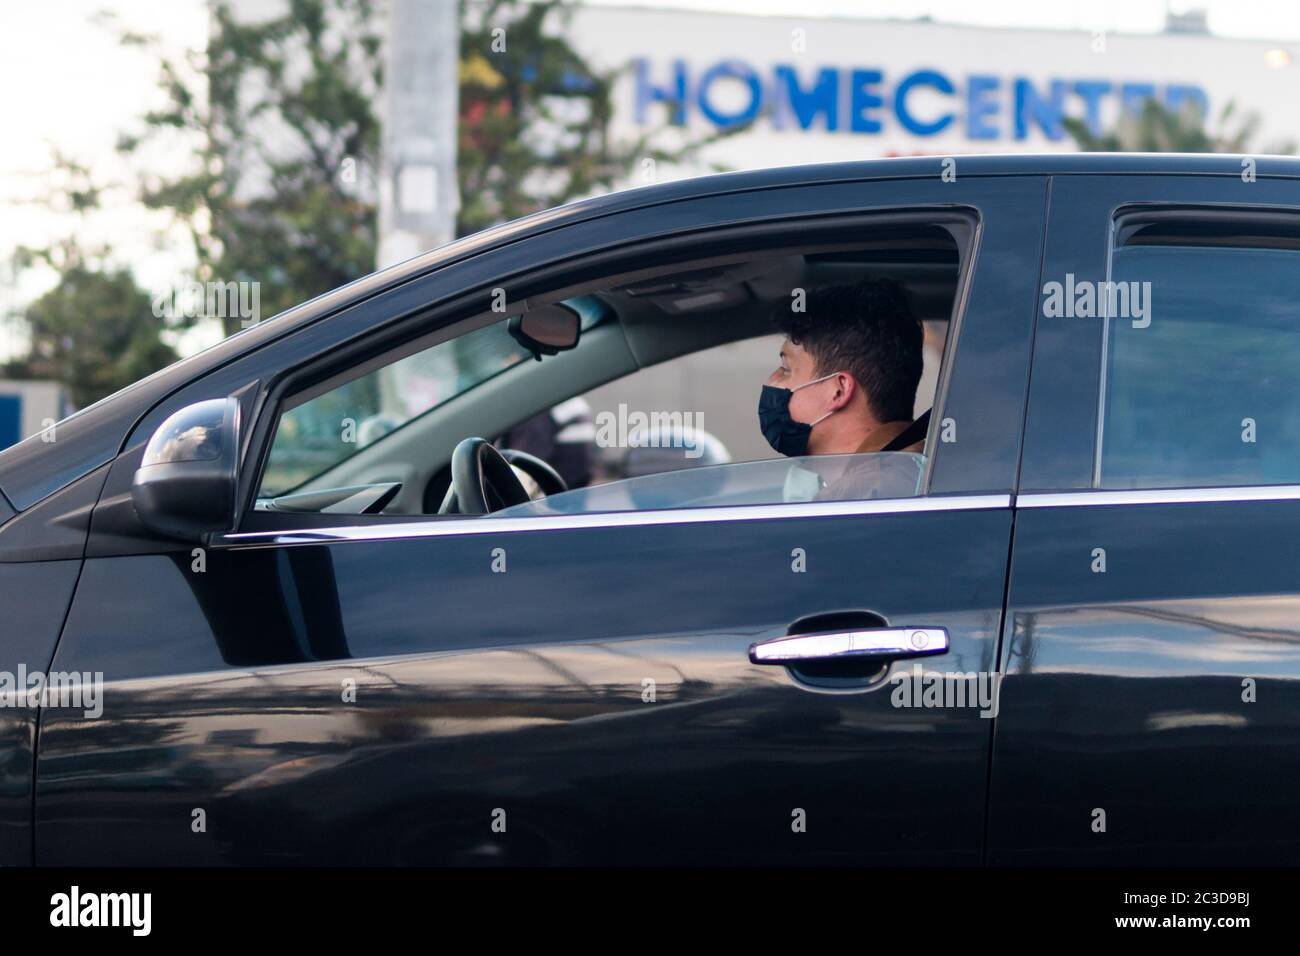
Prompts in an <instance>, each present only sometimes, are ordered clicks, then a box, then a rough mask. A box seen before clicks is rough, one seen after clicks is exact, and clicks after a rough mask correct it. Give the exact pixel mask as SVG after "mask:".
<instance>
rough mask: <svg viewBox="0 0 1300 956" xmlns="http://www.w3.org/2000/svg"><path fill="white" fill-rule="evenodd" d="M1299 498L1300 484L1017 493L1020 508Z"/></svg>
mask: <svg viewBox="0 0 1300 956" xmlns="http://www.w3.org/2000/svg"><path fill="white" fill-rule="evenodd" d="M1295 500H1300V485H1240V486H1238V487H1207V488H1133V489H1124V490H1120V491H1116V490H1112V491H1050V492H1036V493H1032V494H1027V495H1017V496H1016V507H1017V508H1075V507H1083V506H1088V505H1168V504H1212V503H1214V502H1218V501H1295Z"/></svg>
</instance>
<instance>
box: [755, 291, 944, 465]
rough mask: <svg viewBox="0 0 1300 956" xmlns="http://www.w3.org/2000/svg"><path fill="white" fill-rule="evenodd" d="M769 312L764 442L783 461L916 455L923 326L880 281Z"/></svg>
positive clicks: (920, 438)
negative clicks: (771, 353)
mask: <svg viewBox="0 0 1300 956" xmlns="http://www.w3.org/2000/svg"><path fill="white" fill-rule="evenodd" d="M796 304H797V300H795V299H792V303H791V305H790V306H783V307H782V308H780V309H779V310H778V311H777V313H776V314H775V315H774V316H773V321H774V323H775V325H776V328H777V331H779V332H782V333H784V335H785V342H784V343H783V344H782V346H781V364H780V366H779V367H778V368H777V369H776V371H774V372H773V373H772V374H771V375H770V376H768V379H767V382H766V383H765V384H764V385H763V391H762V395H761V397H760V398H759V405H758V417H759V426H760V427H761V428H762V431H763V437H764V438H766V439H767V441H768V444H770V445H771V446H772V447H773V448H774V449H775V450H776V451H778V452H780V453H781V454H782V455H787V456H789V457H792V458H795V457H800V456H803V455H842V454H854V453H859V454H860V453H865V452H879V451H910V452H918V453H919V452H920V451H921V449H922V447H923V445H924V442H925V436H924V434H923V433H922V434H919V435H918V434H916V433H917V432H918V431H921V429H920V428H914V429H911V430H910V431H909V428H910V426H912V425H913V422H912V409H913V404H914V403H915V401H916V387H917V383H918V382H920V380H921V367H922V357H921V344H922V339H923V337H924V336H923V333H922V329H921V323H920V322H919V321H918V320H917V319H916V317H915V316H914V315H913V314H912V311H911V309H910V308H909V307H908V304H907V299H906V297H905V295H904V293H903V289H902V287H901V286H900V285H899V284H898V283H897V282H893V281H891V280H887V279H870V280H867V281H864V282H860V283H857V284H855V285H845V286H834V287H830V288H824V289H816V290H813V291H810V292H809V293H808V294H807V297H806V300H805V302H804V303H803V305H804V309H803V310H802V311H795V305H796Z"/></svg>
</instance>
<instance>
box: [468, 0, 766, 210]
mask: <svg viewBox="0 0 1300 956" xmlns="http://www.w3.org/2000/svg"><path fill="white" fill-rule="evenodd" d="M573 9H574V4H572V3H566V2H565V0H545V2H537V3H528V2H523V0H488V2H486V3H484V4H482V5H476V6H475V8H474V9H471V10H468V11H467V9H466V6H465V4H464V3H463V2H462V5H461V34H460V123H459V130H460V135H459V141H458V143H457V151H458V155H457V169H458V179H459V185H460V212H459V214H458V216H457V221H456V232H457V235H461V236H465V235H470V234H471V233H475V232H478V231H479V230H481V229H485V228H487V227H488V226H491V225H493V224H495V223H498V222H508V221H509V220H512V219H518V218H519V217H520V216H526V215H528V214H529V213H533V212H537V211H539V210H542V209H548V208H550V207H551V206H558V205H560V204H562V203H566V202H570V201H571V200H574V199H579V198H583V197H585V196H590V195H592V194H593V193H600V192H604V191H607V190H609V189H612V188H614V187H615V186H617V185H618V184H619V183H620V182H626V181H627V180H628V179H629V178H633V179H636V180H639V181H643V182H653V174H654V172H655V170H656V169H657V168H658V165H659V164H661V163H663V164H669V165H671V164H673V163H679V162H682V161H684V160H686V159H689V158H692V157H694V156H695V155H696V154H698V153H699V151H700V150H702V149H703V148H704V147H706V146H708V145H709V144H711V143H714V142H716V141H717V140H719V139H721V138H723V137H726V136H731V135H734V134H736V133H738V132H741V131H742V130H745V129H748V128H749V127H750V126H751V125H752V124H750V123H745V124H738V125H736V126H733V127H730V128H728V129H726V130H725V131H723V132H720V133H714V134H710V135H707V136H702V137H696V138H691V139H686V138H684V137H679V138H678V142H677V143H676V144H675V145H674V146H673V147H666V146H664V145H656V144H657V143H659V142H660V140H661V134H662V133H663V128H662V127H658V128H654V129H652V130H650V131H649V132H648V133H644V134H642V135H640V136H637V137H635V138H633V139H629V140H626V141H621V142H619V141H614V140H613V139H612V138H611V135H610V128H609V127H610V121H611V119H612V117H613V115H614V100H613V95H614V85H615V83H616V82H617V81H618V79H619V76H620V71H618V70H612V71H600V70H597V69H595V68H593V67H592V66H591V65H590V64H589V63H588V62H587V61H586V60H585V59H583V57H582V56H580V55H579V54H578V52H577V51H576V50H574V48H573V47H572V46H571V45H570V44H569V42H568V41H567V40H566V39H565V38H564V37H563V36H561V35H557V32H556V30H557V27H562V26H563V25H564V24H565V23H567V22H568V19H569V18H570V16H571V15H572V11H573ZM498 27H504V28H505V34H504V36H499V37H494V36H493V30H494V29H496V28H498ZM715 168H720V167H715Z"/></svg>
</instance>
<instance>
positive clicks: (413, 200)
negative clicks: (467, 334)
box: [378, 0, 460, 269]
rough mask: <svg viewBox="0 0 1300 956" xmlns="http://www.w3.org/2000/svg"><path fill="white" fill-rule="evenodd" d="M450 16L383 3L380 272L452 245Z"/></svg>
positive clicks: (443, 9) (448, 10) (456, 54)
mask: <svg viewBox="0 0 1300 956" xmlns="http://www.w3.org/2000/svg"><path fill="white" fill-rule="evenodd" d="M457 8H458V2H457V0H389V10H390V11H391V12H390V16H389V26H388V51H387V63H386V65H385V66H386V68H385V75H384V88H385V89H384V92H385V103H386V113H385V116H384V139H383V155H382V158H381V161H380V174H379V253H378V267H379V268H380V269H383V268H385V267H387V266H390V265H393V264H394V263H397V262H401V261H403V260H405V259H409V258H411V257H412V256H415V255H418V254H420V253H421V252H426V251H427V250H429V249H433V248H434V247H436V246H440V245H442V244H443V243H446V242H450V241H451V240H452V239H454V238H455V234H456V211H457V210H458V209H459V208H460V196H459V192H458V190H457V188H456V123H457V110H458V100H459V96H458V89H459V63H460V24H459V21H458V10H457Z"/></svg>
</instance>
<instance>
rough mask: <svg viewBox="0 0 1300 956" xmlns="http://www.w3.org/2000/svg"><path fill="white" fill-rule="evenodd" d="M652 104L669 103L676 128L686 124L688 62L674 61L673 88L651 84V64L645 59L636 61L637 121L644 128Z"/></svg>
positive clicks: (641, 58)
mask: <svg viewBox="0 0 1300 956" xmlns="http://www.w3.org/2000/svg"><path fill="white" fill-rule="evenodd" d="M651 103H667V104H668V105H669V106H670V107H671V108H672V109H671V112H670V116H671V117H672V122H673V124H674V125H676V126H684V125H685V124H686V61H685V60H673V81H672V85H671V87H669V86H656V85H655V84H654V83H652V82H650V62H649V61H648V60H647V59H646V58H645V57H640V58H638V59H637V61H636V121H637V123H638V124H639V125H641V126H644V125H645V122H646V108H647V107H648V106H650V104H651Z"/></svg>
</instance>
